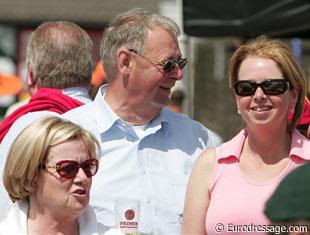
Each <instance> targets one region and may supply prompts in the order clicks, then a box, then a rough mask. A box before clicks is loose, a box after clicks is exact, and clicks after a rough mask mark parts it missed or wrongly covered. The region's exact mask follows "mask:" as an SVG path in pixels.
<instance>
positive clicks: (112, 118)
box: [94, 84, 169, 134]
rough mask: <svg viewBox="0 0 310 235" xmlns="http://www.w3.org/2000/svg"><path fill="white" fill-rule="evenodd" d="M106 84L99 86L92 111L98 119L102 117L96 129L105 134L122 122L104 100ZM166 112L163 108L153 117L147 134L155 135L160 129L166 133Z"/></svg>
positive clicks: (167, 121)
mask: <svg viewBox="0 0 310 235" xmlns="http://www.w3.org/2000/svg"><path fill="white" fill-rule="evenodd" d="M107 87H108V84H105V85H103V86H101V87H100V88H99V90H98V93H97V95H96V97H95V99H94V105H95V106H96V108H94V111H95V112H97V115H98V116H99V117H104V118H101V119H99V123H98V127H100V128H101V129H100V132H101V133H102V132H106V131H107V130H108V129H110V128H111V127H112V126H113V125H114V124H115V123H116V122H120V121H122V120H121V119H120V117H118V116H117V114H116V113H115V112H114V111H113V110H112V109H111V108H110V106H109V105H108V104H107V103H106V101H105V99H104V95H105V92H106V90H107ZM168 112H169V111H168V110H167V109H166V108H163V109H162V110H161V112H160V114H159V115H158V116H157V117H155V118H154V119H153V120H152V121H151V122H150V123H149V125H148V126H147V131H148V133H155V132H156V131H157V130H159V129H161V128H162V130H163V131H164V133H165V134H167V133H168V129H169V128H168V127H169V115H168Z"/></svg>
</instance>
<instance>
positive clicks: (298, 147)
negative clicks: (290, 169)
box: [217, 129, 310, 160]
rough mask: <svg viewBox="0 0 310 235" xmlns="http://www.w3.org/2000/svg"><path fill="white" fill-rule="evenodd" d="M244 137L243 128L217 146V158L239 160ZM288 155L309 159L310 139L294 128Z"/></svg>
mask: <svg viewBox="0 0 310 235" xmlns="http://www.w3.org/2000/svg"><path fill="white" fill-rule="evenodd" d="M246 137H247V132H246V130H245V129H243V130H242V131H240V132H239V133H238V135H236V136H235V137H234V138H233V139H231V140H230V141H228V142H226V143H223V144H222V145H221V146H220V147H218V149H217V155H218V160H220V159H225V158H229V157H234V158H236V159H238V160H239V159H240V155H241V151H242V149H243V144H244V141H245V139H246ZM289 156H290V158H296V157H297V158H300V159H303V160H310V141H309V140H308V139H306V138H305V137H304V136H302V135H301V134H300V133H299V132H298V131H296V130H294V131H293V133H292V142H291V150H290V154H289Z"/></svg>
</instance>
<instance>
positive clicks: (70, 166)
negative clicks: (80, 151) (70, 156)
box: [43, 158, 99, 179]
mask: <svg viewBox="0 0 310 235" xmlns="http://www.w3.org/2000/svg"><path fill="white" fill-rule="evenodd" d="M98 166H99V162H98V160H97V159H95V158H92V159H88V160H86V161H84V162H82V163H78V162H77V161H73V160H63V161H59V162H57V163H56V165H54V166H47V165H44V166H43V167H44V168H46V169H56V171H57V173H58V174H59V175H60V176H61V177H64V178H66V179H72V178H74V177H75V176H76V175H77V173H78V172H79V169H80V168H82V169H83V171H84V172H85V175H86V176H87V177H88V178H90V177H92V176H94V175H95V174H96V173H97V170H98Z"/></svg>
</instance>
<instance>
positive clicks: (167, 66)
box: [129, 49, 187, 73]
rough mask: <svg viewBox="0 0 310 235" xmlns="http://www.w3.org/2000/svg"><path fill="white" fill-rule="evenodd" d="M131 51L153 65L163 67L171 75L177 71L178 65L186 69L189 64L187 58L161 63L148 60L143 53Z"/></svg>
mask: <svg viewBox="0 0 310 235" xmlns="http://www.w3.org/2000/svg"><path fill="white" fill-rule="evenodd" d="M129 51H131V52H133V53H135V54H137V55H139V56H141V57H142V58H144V59H146V60H147V61H149V62H150V63H151V64H154V65H159V66H162V67H163V70H164V72H165V73H170V72H172V71H173V70H175V66H176V65H178V66H179V68H180V69H184V67H185V65H186V63H187V58H180V59H170V60H166V61H164V62H159V61H157V60H154V59H151V58H148V57H146V56H144V55H142V54H141V53H139V52H138V51H137V50H135V49H129Z"/></svg>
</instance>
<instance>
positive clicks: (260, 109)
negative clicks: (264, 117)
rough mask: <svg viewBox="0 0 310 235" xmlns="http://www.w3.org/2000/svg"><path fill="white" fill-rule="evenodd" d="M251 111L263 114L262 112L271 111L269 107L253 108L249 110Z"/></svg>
mask: <svg viewBox="0 0 310 235" xmlns="http://www.w3.org/2000/svg"><path fill="white" fill-rule="evenodd" d="M251 110H253V111H256V112H264V111H268V110H271V107H254V108H251Z"/></svg>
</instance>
